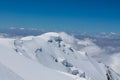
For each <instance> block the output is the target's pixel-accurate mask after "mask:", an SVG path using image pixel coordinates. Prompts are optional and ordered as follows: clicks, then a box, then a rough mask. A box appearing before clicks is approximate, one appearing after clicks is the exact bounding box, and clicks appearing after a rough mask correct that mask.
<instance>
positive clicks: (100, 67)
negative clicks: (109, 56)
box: [0, 32, 120, 80]
mask: <svg viewBox="0 0 120 80" xmlns="http://www.w3.org/2000/svg"><path fill="white" fill-rule="evenodd" d="M78 44H79V40H78V39H75V38H74V37H72V36H70V35H67V34H66V33H55V32H49V33H45V34H42V35H40V36H28V37H23V38H21V39H9V38H0V79H1V80H120V76H119V74H117V73H116V72H114V71H113V70H112V69H111V68H110V67H109V66H107V65H105V64H103V63H98V62H97V61H95V60H94V59H92V58H91V57H90V56H89V54H88V53H87V52H84V51H80V50H79V49H78V48H80V47H82V46H80V45H78ZM86 45H87V43H86Z"/></svg>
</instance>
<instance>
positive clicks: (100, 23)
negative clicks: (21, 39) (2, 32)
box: [0, 0, 120, 33]
mask: <svg viewBox="0 0 120 80" xmlns="http://www.w3.org/2000/svg"><path fill="white" fill-rule="evenodd" d="M119 4H120V1H119V0H109V1H108V0H69V1H68V0H44V1H42V0H29V1H28V0H0V28H10V27H17V28H19V27H24V28H31V27H32V28H40V29H44V30H58V31H59V30H60V31H82V32H116V33H120V32H119V30H120V15H119V14H120V5H119Z"/></svg>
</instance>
